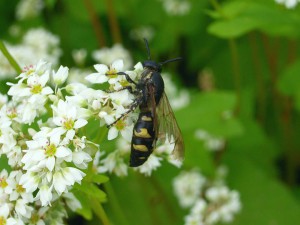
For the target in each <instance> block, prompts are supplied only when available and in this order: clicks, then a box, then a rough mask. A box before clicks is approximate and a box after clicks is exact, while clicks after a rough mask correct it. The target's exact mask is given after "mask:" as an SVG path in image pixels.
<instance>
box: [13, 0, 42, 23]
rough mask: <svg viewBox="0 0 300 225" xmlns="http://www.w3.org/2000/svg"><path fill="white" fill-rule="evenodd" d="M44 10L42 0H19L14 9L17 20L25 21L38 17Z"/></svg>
mask: <svg viewBox="0 0 300 225" xmlns="http://www.w3.org/2000/svg"><path fill="white" fill-rule="evenodd" d="M43 8H44V1H43V0H21V1H20V2H19V3H18V5H17V8H16V17H17V19H18V20H25V19H29V18H33V17H36V16H38V15H40V13H41V10H42V9H43Z"/></svg>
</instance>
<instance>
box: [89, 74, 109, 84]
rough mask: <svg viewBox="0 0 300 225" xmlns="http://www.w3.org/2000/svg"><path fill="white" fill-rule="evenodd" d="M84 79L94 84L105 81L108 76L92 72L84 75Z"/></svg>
mask: <svg viewBox="0 0 300 225" xmlns="http://www.w3.org/2000/svg"><path fill="white" fill-rule="evenodd" d="M85 79H86V80H87V81H89V82H91V83H94V84H101V83H104V82H106V81H107V80H108V77H107V76H105V75H104V74H99V73H92V74H90V75H88V76H87V77H85Z"/></svg>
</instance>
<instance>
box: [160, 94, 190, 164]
mask: <svg viewBox="0 0 300 225" xmlns="http://www.w3.org/2000/svg"><path fill="white" fill-rule="evenodd" d="M156 112H157V119H158V130H157V133H158V138H159V139H161V140H162V142H165V141H166V139H168V140H169V141H170V142H171V141H172V143H174V149H173V152H172V155H173V157H174V158H175V159H177V160H180V161H182V160H183V158H184V143H183V139H182V135H181V131H180V128H179V126H178V124H177V121H176V118H175V115H174V113H173V110H172V107H171V105H170V103H169V100H168V98H167V96H166V94H165V93H163V95H162V97H161V99H160V102H159V104H158V107H157V110H156Z"/></svg>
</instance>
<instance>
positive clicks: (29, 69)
mask: <svg viewBox="0 0 300 225" xmlns="http://www.w3.org/2000/svg"><path fill="white" fill-rule="evenodd" d="M34 71H35V70H34V69H33V65H30V66H25V67H24V70H23V72H24V73H25V74H26V75H27V76H29V75H30V74H32V73H34Z"/></svg>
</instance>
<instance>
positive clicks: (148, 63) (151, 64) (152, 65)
mask: <svg viewBox="0 0 300 225" xmlns="http://www.w3.org/2000/svg"><path fill="white" fill-rule="evenodd" d="M142 64H143V67H147V68H149V69H151V70H155V71H157V72H161V69H162V68H161V65H160V64H158V63H157V62H155V61H151V60H146V61H144V62H143V63H142Z"/></svg>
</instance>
